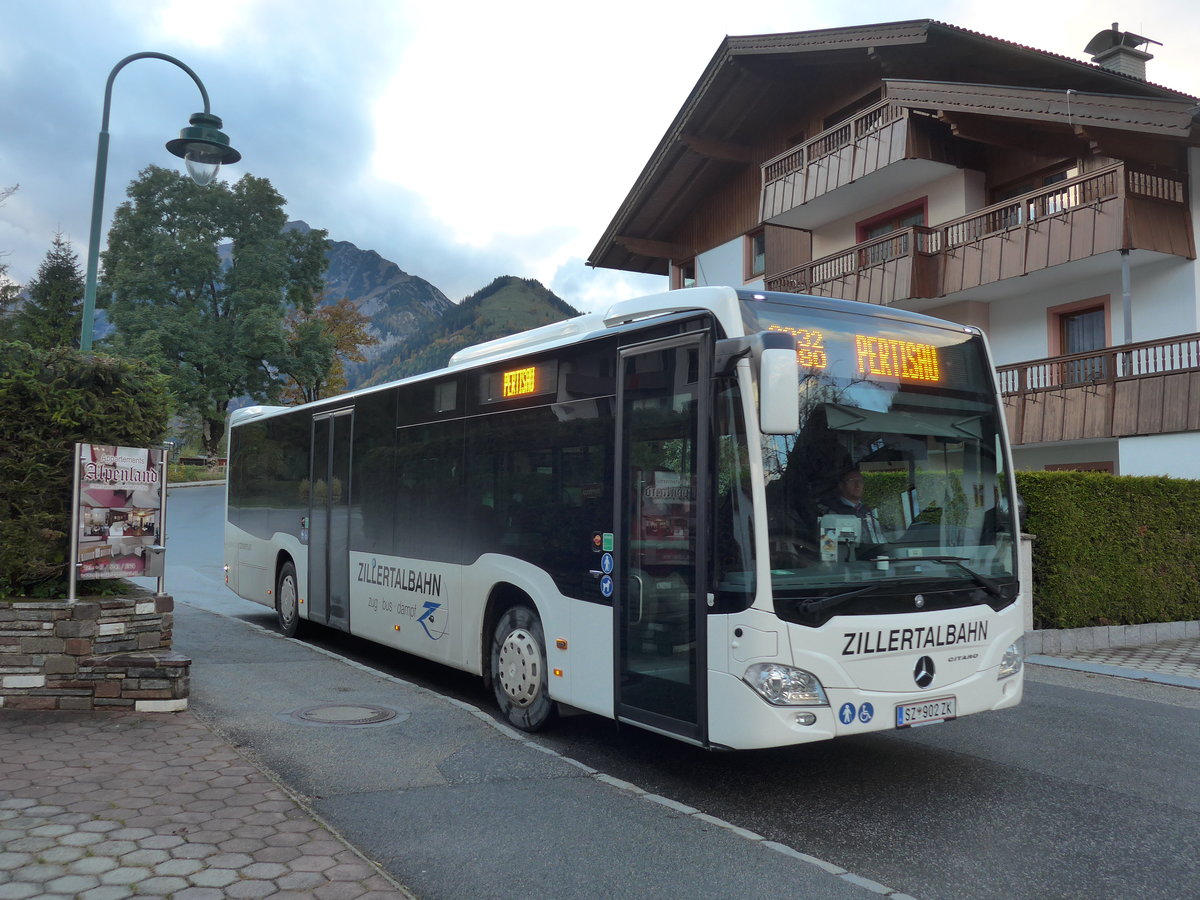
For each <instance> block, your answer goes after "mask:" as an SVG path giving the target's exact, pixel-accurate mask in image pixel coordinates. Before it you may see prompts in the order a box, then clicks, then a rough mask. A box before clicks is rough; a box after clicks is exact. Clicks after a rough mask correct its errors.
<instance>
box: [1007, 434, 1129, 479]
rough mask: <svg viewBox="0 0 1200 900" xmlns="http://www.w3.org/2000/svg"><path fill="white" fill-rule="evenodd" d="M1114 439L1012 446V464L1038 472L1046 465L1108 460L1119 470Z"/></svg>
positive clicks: (1025, 469) (1115, 470)
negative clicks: (1038, 445)
mask: <svg viewBox="0 0 1200 900" xmlns="http://www.w3.org/2000/svg"><path fill="white" fill-rule="evenodd" d="M1117 453H1118V448H1117V442H1116V441H1095V442H1091V443H1084V442H1083V441H1073V442H1072V443H1069V444H1050V445H1045V446H1041V447H1013V465H1014V466H1015V467H1016V468H1017V469H1021V470H1024V471H1034V472H1040V471H1041V470H1042V469H1044V468H1046V466H1052V465H1060V466H1061V465H1072V464H1075V463H1095V462H1110V463H1112V464H1113V471H1114V472H1117V471H1119V466H1118V460H1117Z"/></svg>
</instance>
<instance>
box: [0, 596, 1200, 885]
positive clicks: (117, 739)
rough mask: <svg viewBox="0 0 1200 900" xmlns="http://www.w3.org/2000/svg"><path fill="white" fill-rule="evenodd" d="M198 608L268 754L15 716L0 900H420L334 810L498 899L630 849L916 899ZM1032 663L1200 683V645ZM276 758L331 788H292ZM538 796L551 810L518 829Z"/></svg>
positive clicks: (190, 635)
mask: <svg viewBox="0 0 1200 900" xmlns="http://www.w3.org/2000/svg"><path fill="white" fill-rule="evenodd" d="M178 612H179V614H180V615H179V622H177V627H178V629H179V632H180V633H179V634H177V637H178V638H179V639H180V642H181V643H182V644H185V645H187V644H189V643H190V644H193V646H185V648H184V649H186V650H187V651H188V652H189V653H190V654H191V655H192V656H193V657H194V658H195V660H196V663H195V664H194V665H195V668H194V671H193V676H194V679H193V696H194V699H195V700H196V708H197V710H199V711H201V713H202V714H204V715H205V716H206V718H212V719H214V721H220V722H222V730H223V732H227V733H233V734H236V735H237V736H238V737H237V742H238V743H239V744H245V745H247V746H248V747H249V748H250V756H246V755H243V753H241V752H239V751H238V750H235V749H234V748H233V746H231V745H230V744H229V743H227V742H226V741H225V740H224V739H223V738H221V737H218V736H217V735H216V734H215V733H214V732H213V731H211V730H210V729H209V727H208V726H207V725H205V724H204V723H203V722H201V721H200V720H198V719H197V718H196V717H195V716H194V715H193V714H192V713H190V712H186V713H166V714H164V713H134V712H103V713H95V712H79V713H73V712H37V711H17V710H4V711H2V712H0V900H6V898H18V900H24V898H37V900H43V898H45V900H59V898H63V900H65V898H80V900H123V898H138V900H140V898H154V897H162V898H167V897H169V898H171V900H219V898H226V897H228V898H275V900H284V898H301V897H304V898H317V900H338V898H369V900H384V898H411V897H412V894H410V893H408V891H407V890H406V889H405V888H404V887H402V886H401V885H399V884H398V883H397V882H396V881H395V880H394V879H393V877H392V876H389V875H388V874H387V873H386V872H385V870H384V869H382V868H380V867H379V866H377V865H376V864H375V863H374V862H372V861H371V860H369V859H368V858H367V857H366V856H364V855H363V854H362V853H360V852H359V850H357V849H355V848H354V847H352V846H351V845H350V844H349V843H347V842H346V840H344V839H343V838H342V837H341V836H340V835H339V834H337V833H335V832H334V831H333V830H331V828H330V826H329V825H327V824H326V823H327V822H333V823H335V825H334V827H336V828H339V829H342V830H343V833H344V834H346V835H347V836H348V837H349V839H350V840H353V841H355V843H356V844H357V845H358V847H360V848H363V849H364V850H365V851H366V853H368V854H370V855H371V856H372V857H373V858H375V859H378V860H379V861H380V862H381V863H382V864H383V865H385V866H388V867H390V868H391V870H392V872H393V873H396V874H400V873H403V875H402V877H404V878H405V880H408V879H409V878H413V879H415V881H414V882H413V884H414V886H415V887H417V888H418V889H419V890H420V891H421V893H422V894H425V895H428V896H443V897H458V896H483V895H484V894H485V893H486V890H482V889H481V886H482V885H487V884H490V885H492V886H493V890H494V889H495V885H496V884H504V885H506V886H507V887H509V888H512V889H513V892H520V893H543V892H544V891H546V890H548V888H547V885H550V884H554V885H557V888H556V889H555V890H554V891H552V893H553V892H557V893H558V894H559V895H561V896H577V897H585V896H594V895H595V891H596V889H597V887H598V886H600V885H606V886H608V887H613V886H614V885H613V883H612V881H611V872H610V867H611V859H612V856H610V853H615V854H616V856H617V858H621V859H623V860H624V861H625V865H627V866H631V867H633V868H636V866H633V862H632V861H633V860H635V859H640V860H641V861H642V863H644V865H643V866H642V868H644V869H645V871H637V872H635V871H626V872H625V873H624V877H625V878H626V880H627V881H626V882H623V883H629V884H640V885H641V888H640V892H639V890H638V889H634V890H633V891H632V893H630V892H628V891H627V892H626V896H646V897H653V896H662V895H663V893H662V891H663V888H664V884H666V883H670V873H671V872H672V871H679V870H681V868H682V869H687V868H688V867H691V870H693V874H694V875H696V876H697V877H698V878H702V879H703V880H702V881H700V882H699V883H700V884H703V885H704V887H701V888H696V889H695V893H694V894H693V896H705V897H707V896H712V897H720V896H730V895H733V894H736V893H739V892H740V893H742V894H743V895H747V896H748V895H753V894H756V893H761V894H763V895H766V893H767V892H770V891H771V890H772V888H771V887H770V886H772V885H774V886H775V888H781V887H782V888H783V889H784V890H783V892H784V893H787V892H793V894H794V895H796V896H807V897H824V898H849V897H852V896H854V897H857V896H871V895H874V896H879V895H889V896H891V897H893V898H896V900H901V898H902V897H903V895H902V894H900V893H898V892H894V891H892V890H891V889H889V888H887V887H884V886H883V885H879V884H876V883H874V882H871V881H869V880H867V879H863V878H860V877H858V876H856V875H854V874H852V873H848V872H846V871H845V870H843V869H840V868H838V867H836V866H833V865H832V864H829V863H826V862H824V861H822V860H817V859H813V858H812V857H808V856H805V855H804V854H802V853H798V852H796V851H795V850H792V849H790V848H787V847H783V846H781V845H773V844H771V843H770V842H767V841H763V839H762V838H761V837H759V836H758V835H754V834H750V833H748V832H744V831H742V830H741V829H737V828H733V827H732V826H730V825H729V824H728V823H723V822H720V821H719V820H714V819H711V817H708V816H705V815H703V814H702V813H700V812H699V811H698V810H693V809H690V808H688V807H684V806H682V805H680V804H677V803H675V802H674V801H671V800H668V799H666V798H659V797H654V796H651V795H647V794H645V793H644V792H641V791H640V789H638V788H636V787H635V786H633V785H627V784H624V783H621V782H616V781H614V780H613V779H611V778H608V776H605V775H603V774H601V773H598V772H595V771H594V770H589V769H587V768H586V767H582V766H579V765H578V764H576V763H572V762H571V761H569V760H566V759H564V758H562V757H558V756H557V754H553V753H547V752H546V751H545V750H544V748H541V747H539V746H537V745H536V743H535V742H531V741H529V740H527V739H526V738H525V736H523V735H518V734H516V733H514V732H511V730H509V729H506V728H503V726H499V725H497V724H496V723H495V722H494V721H492V720H491V718H490V716H488V715H487V714H486V713H483V712H482V711H478V710H473V709H472V708H470V707H468V706H467V705H466V704H462V703H459V702H458V701H452V700H446V699H445V698H441V697H439V696H438V695H436V694H432V693H431V692H428V691H425V690H423V689H416V688H414V687H413V686H411V685H406V684H405V683H403V682H399V681H397V680H396V679H392V678H389V677H387V676H382V675H380V674H379V673H376V672H373V671H371V670H367V669H364V668H363V667H361V666H358V665H357V664H353V663H347V662H346V661H344V660H341V659H339V658H333V657H330V656H329V655H327V654H324V653H322V652H318V651H316V650H315V649H313V648H311V647H308V646H305V645H302V644H300V643H298V642H294V641H286V640H283V639H281V638H279V637H277V636H275V635H272V634H269V633H267V632H265V631H262V630H261V629H259V628H257V627H254V626H247V625H246V623H244V622H237V621H234V620H231V619H228V618H224V617H220V616H216V615H214V614H211V613H204V612H200V611H197V610H193V609H192V608H190V607H186V605H185V606H182V607H180V608H178ZM1029 662H1030V663H1034V664H1041V665H1052V666H1059V667H1064V668H1073V669H1079V670H1082V671H1089V672H1097V673H1100V674H1106V675H1118V676H1121V677H1126V678H1139V679H1143V680H1148V681H1156V682H1161V683H1165V684H1175V685H1183V686H1185V687H1193V688H1197V689H1200V639H1194V638H1193V639H1186V640H1180V641H1168V642H1164V643H1161V644H1157V645H1152V646H1143V647H1125V648H1110V649H1106V650H1092V651H1079V652H1075V653H1071V654H1070V655H1069V656H1067V655H1063V656H1057V657H1050V656H1031V657H1030V658H1029ZM306 685H307V688H306V687H305V686H306ZM313 686H319V687H318V690H319V691H321V692H322V693H323V694H327V695H328V696H327V699H328V700H333V699H334V698H338V699H339V700H340V699H341V698H346V700H347V701H348V700H349V698H354V701H355V702H356V703H357V702H359V701H368V702H367V708H374V707H373V705H372V704H375V703H382V702H385V701H386V702H390V703H396V702H400V703H401V705H402V710H401V711H402V713H403V716H404V717H405V719H403V720H402V719H401V718H399V717H398V718H397V719H396V720H395V721H397V722H403V727H402V728H400V729H398V730H397V728H396V726H395V725H389V724H383V725H380V726H379V727H378V729H377V728H376V727H375V726H370V725H368V726H366V727H365V728H364V727H358V728H343V727H338V726H337V725H336V724H332V723H331V724H330V725H324V726H322V725H315V726H314V725H311V724H310V725H302V724H297V722H296V721H295V719H294V717H292V716H283V715H282V714H281V713H280V712H279V711H280V710H289V709H297V708H299V707H300V706H301V705H303V701H306V700H311V697H312V688H313ZM343 702H346V701H343ZM338 709H340V707H332V710H333V711H335V712H336V711H337V710H338ZM346 709H350V707H346ZM359 711H360V712H361V711H362V710H359ZM343 724H345V725H355V724H356V723H354V722H345V723H343ZM379 729H382V730H379ZM514 738H515V740H514ZM539 750H540V751H542V752H534V751H539ZM251 760H254V761H255V762H252V761H251ZM258 760H262V762H263V764H265V765H271V766H272V767H274V768H275V769H276V771H279V772H282V773H285V775H284V777H287V778H288V779H289V784H292V785H293V787H292V789H291V790H299V791H301V793H302V794H306V795H310V796H311V797H312V798H313V799H303V798H302V797H301V796H300V794H293V793H291V792H290V791H289V790H285V789H284V788H283V787H281V786H280V785H279V784H277V783H276V782H275V781H274V780H272V778H270V777H268V776H267V775H265V774H264V773H263V772H262V771H260V769H259V768H258V767H257V765H256V762H257V761H258ZM300 760H307V761H309V763H307V764H304V765H300V764H299V761H300ZM338 760H342V761H345V762H347V763H349V765H341V766H338V765H337V764H336V763H335V761H338ZM296 784H299V785H300V787H295V785H296ZM646 801H651V802H646ZM309 804H311V806H310V805H309ZM534 807H537V808H539V809H540V810H541V815H540V816H539V817H538V820H536V821H535V820H530V819H529V818H528V817H524V823H523V825H522V827H520V828H517V829H514V827H513V825H514V817H515V819H516V820H517V821H521V820H522V819H523V817H522V814H521V811H522V810H527V809H530V808H534ZM542 819H544V821H543V820H542ZM339 822H340V823H341V824H337V823H339ZM433 826H436V827H433ZM600 836H603V837H602V838H601V840H600V844H599V845H597V848H600V847H604V848H607V849H606V850H603V851H602V852H597V853H593V854H592V855H584V856H581V857H579V858H577V859H576V860H575V862H574V868H575V869H578V870H579V871H578V872H575V875H576V876H577V877H576V881H577V882H578V883H571V881H570V879H569V878H568V875H567V872H566V871H565V870H563V869H561V868H558V867H557V866H556V864H555V863H554V859H555V852H556V848H558V847H560V846H561V844H562V842H563V841H564V840H566V841H567V843H570V844H573V845H574V846H577V847H581V848H582V847H590V846H592V843H593V842H595V840H596V839H597V838H598V837H600ZM485 845H486V846H487V849H486V850H485V849H484V847H485ZM626 845H628V846H626ZM530 846H534V847H536V848H538V850H539V852H538V853H535V854H533V856H532V857H531V856H529V855H528V850H529V847H530ZM634 847H636V848H640V851H641V852H640V853H634V852H633V849H632V848H634ZM648 849H651V850H652V852H649V853H647V852H646V851H647V850H648ZM623 851H628V852H623ZM681 854H682V855H681ZM532 859H541V860H543V862H544V863H546V864H547V865H548V866H549V867H550V868H549V869H547V870H546V871H542V870H540V869H538V868H537V867H536V866H533V867H531V866H530V862H531V861H532ZM606 873H609V874H606ZM606 878H608V879H610V880H608V881H606V880H605V879H606ZM497 879H499V880H497ZM628 879H634V880H633V881H628ZM663 879H665V881H664V880H663ZM738 885H740V887H738ZM497 896H498V895H497Z"/></svg>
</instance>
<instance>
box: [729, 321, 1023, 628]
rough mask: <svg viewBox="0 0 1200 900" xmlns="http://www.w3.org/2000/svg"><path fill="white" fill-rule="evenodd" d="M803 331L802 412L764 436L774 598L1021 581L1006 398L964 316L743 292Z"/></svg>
mask: <svg viewBox="0 0 1200 900" xmlns="http://www.w3.org/2000/svg"><path fill="white" fill-rule="evenodd" d="M744 309H745V314H746V319H747V322H746V324H747V331H751V330H753V331H756V332H757V331H783V332H788V333H791V334H792V335H794V336H795V341H796V353H797V356H798V358H799V363H800V382H799V386H798V389H799V392H800V409H801V413H800V428H799V430H798V431H797V432H796V433H795V434H791V435H766V436H763V438H762V455H763V466H764V476H765V480H766V505H767V509H766V512H767V515H766V520H767V528H768V535H769V545H770V571H771V585H772V591H773V596H774V598H775V602H776V608H777V612H778V613H779V615H780V616H781V617H782V618H785V619H788V620H790V621H798V622H801V623H804V624H814V625H817V624H821V623H823V622H824V621H826V620H828V618H830V617H831V616H833V615H845V614H872V613H881V612H901V611H904V610H912V611H917V610H920V609H924V610H929V609H938V608H952V607H957V606H965V605H970V604H974V603H988V604H990V605H992V606H993V607H994V608H997V609H999V608H1000V607H1002V606H1006V605H1008V604H1009V603H1011V602H1012V601H1013V600H1014V599H1015V597H1016V592H1017V591H1016V578H1015V575H1016V544H1017V541H1015V540H1014V534H1013V528H1012V516H1011V515H1010V510H1011V509H1012V498H1011V497H1010V496H1009V491H1008V486H1007V485H1008V480H1007V477H1006V475H1005V472H1004V460H1005V453H1004V448H1003V443H1002V441H1003V437H1002V431H1001V429H1002V421H1001V419H1000V416H1001V414H1002V413H1001V411H1000V410H999V409H998V407H997V403H996V394H995V388H994V385H993V376H992V372H991V370H990V368H989V367H988V364H987V358H986V354H985V351H984V346H983V342H982V340H981V338H980V337H979V336H978V335H976V334H973V333H970V332H967V331H965V330H963V329H961V328H949V327H938V326H936V325H922V324H914V323H910V322H900V321H896V320H893V319H890V318H886V317H876V316H870V315H849V316H847V315H845V314H840V315H837V316H834V315H832V314H830V313H829V312H826V311H822V310H817V309H808V308H804V307H800V306H794V305H791V304H787V305H785V304H781V303H774V302H770V301H748V302H747V303H746V304H745V307H744Z"/></svg>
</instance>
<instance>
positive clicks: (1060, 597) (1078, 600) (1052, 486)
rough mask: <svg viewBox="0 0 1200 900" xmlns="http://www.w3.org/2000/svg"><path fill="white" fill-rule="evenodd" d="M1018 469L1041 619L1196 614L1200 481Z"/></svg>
mask: <svg viewBox="0 0 1200 900" xmlns="http://www.w3.org/2000/svg"><path fill="white" fill-rule="evenodd" d="M1016 474H1017V491H1018V493H1019V494H1020V495H1021V499H1022V500H1023V501H1024V502H1025V505H1026V513H1025V521H1024V523H1023V526H1022V527H1023V530H1024V531H1025V532H1027V533H1029V534H1033V535H1036V537H1037V540H1036V541H1035V542H1034V545H1033V594H1034V607H1033V615H1034V621H1035V624H1036V625H1037V626H1038V627H1042V628H1080V627H1085V626H1089V625H1137V624H1141V623H1145V622H1175V621H1180V620H1190V619H1200V481H1186V480H1182V479H1177V478H1157V477H1131V476H1113V475H1106V474H1102V473H1094V472H1017V473H1016Z"/></svg>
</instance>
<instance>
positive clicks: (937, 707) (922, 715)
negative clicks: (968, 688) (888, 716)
mask: <svg viewBox="0 0 1200 900" xmlns="http://www.w3.org/2000/svg"><path fill="white" fill-rule="evenodd" d="M957 715H958V704H957V703H956V702H955V698H953V697H938V698H937V699H936V700H919V701H917V702H916V703H900V704H898V705H897V706H896V727H897V728H912V727H913V726H915V725H932V724H934V723H935V722H948V721H949V720H950V719H953V718H955V717H956V716H957Z"/></svg>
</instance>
